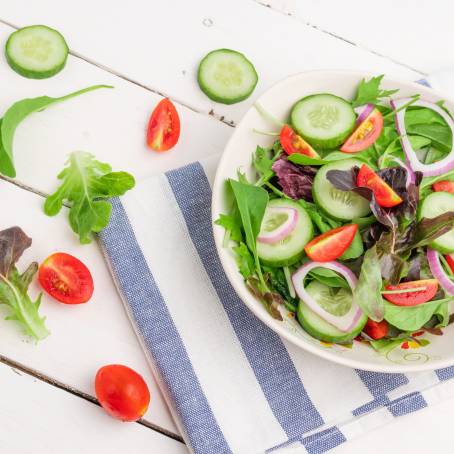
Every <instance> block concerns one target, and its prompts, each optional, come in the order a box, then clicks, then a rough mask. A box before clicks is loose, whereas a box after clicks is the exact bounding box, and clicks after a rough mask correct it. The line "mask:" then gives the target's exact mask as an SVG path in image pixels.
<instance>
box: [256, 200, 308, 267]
mask: <svg viewBox="0 0 454 454" xmlns="http://www.w3.org/2000/svg"><path fill="white" fill-rule="evenodd" d="M269 207H289V208H293V209H295V210H297V212H298V221H297V224H296V226H295V228H294V229H293V231H292V232H291V233H290V234H289V235H288V236H286V237H285V238H283V239H282V240H280V241H278V242H277V243H274V244H267V243H261V242H260V241H257V254H258V256H259V258H260V261H261V262H262V263H264V264H265V265H268V266H276V267H280V266H287V265H292V264H293V263H296V262H297V261H298V260H299V259H300V258H301V256H302V255H303V252H304V246H306V244H307V243H308V242H309V241H310V240H311V239H312V236H313V232H314V229H313V226H312V221H311V218H310V217H309V215H308V214H307V213H306V210H305V209H304V208H303V207H302V206H301V205H300V204H299V203H297V202H293V201H292V200H287V199H273V200H271V201H270V202H269V203H268V206H267V208H269ZM275 222H278V220H273V219H272V218H270V217H269V216H268V215H267V213H266V212H265V216H264V222H262V231H263V230H265V229H267V225H266V223H269V224H272V223H275ZM259 236H260V234H259Z"/></svg>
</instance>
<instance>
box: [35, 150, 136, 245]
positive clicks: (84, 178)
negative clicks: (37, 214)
mask: <svg viewBox="0 0 454 454" xmlns="http://www.w3.org/2000/svg"><path fill="white" fill-rule="evenodd" d="M111 170H112V169H111V167H110V165H109V164H105V163H102V162H99V161H97V160H96V159H95V158H94V156H93V155H91V154H90V153H86V152H82V151H76V152H73V153H71V154H70V155H69V159H68V161H67V167H65V168H64V169H63V170H62V171H61V172H60V174H59V175H58V178H59V179H60V180H62V183H61V185H60V187H59V188H58V189H57V190H56V191H55V192H54V193H53V194H52V195H50V196H49V197H47V199H46V202H45V204H44V212H45V213H46V214H47V215H48V216H55V215H56V214H57V213H59V212H60V210H61V208H62V206H63V204H65V203H66V204H68V205H69V207H70V210H69V223H70V225H71V228H72V229H73V231H74V232H75V233H77V234H78V235H79V238H80V242H81V243H83V244H84V243H90V242H91V233H92V232H99V231H101V230H102V229H103V228H104V227H106V226H107V224H108V223H109V219H110V213H111V211H112V205H111V204H110V203H109V202H108V201H107V200H105V199H109V198H110V197H114V196H120V195H123V194H124V193H125V192H126V191H128V190H130V189H132V188H133V187H134V185H135V181H134V177H133V176H132V175H130V174H129V173H127V172H112V171H111Z"/></svg>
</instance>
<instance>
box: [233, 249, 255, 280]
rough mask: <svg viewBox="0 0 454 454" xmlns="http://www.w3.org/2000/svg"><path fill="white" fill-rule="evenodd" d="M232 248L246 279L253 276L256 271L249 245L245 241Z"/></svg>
mask: <svg viewBox="0 0 454 454" xmlns="http://www.w3.org/2000/svg"><path fill="white" fill-rule="evenodd" d="M232 249H233V252H235V254H236V263H237V265H238V269H239V270H240V273H241V275H242V276H243V277H244V278H245V279H247V278H249V277H251V276H253V275H254V273H255V266H254V257H252V255H251V253H250V251H249V249H248V248H247V246H246V245H245V244H244V243H240V244H239V246H235V247H233V248H232Z"/></svg>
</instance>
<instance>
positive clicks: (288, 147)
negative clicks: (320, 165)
mask: <svg viewBox="0 0 454 454" xmlns="http://www.w3.org/2000/svg"><path fill="white" fill-rule="evenodd" d="M279 140H280V142H281V145H282V148H283V149H284V151H285V152H286V153H287V154H288V155H291V154H293V153H299V154H304V155H306V156H309V157H310V158H314V159H320V155H319V154H318V153H317V152H316V151H315V150H314V149H313V148H312V147H311V146H310V145H309V144H308V143H307V142H306V141H305V140H304V139H303V138H302V137H301V136H299V135H298V134H297V133H296V132H295V131H294V130H293V129H292V128H291V127H290V126H289V125H284V126H283V127H282V129H281V133H280V134H279Z"/></svg>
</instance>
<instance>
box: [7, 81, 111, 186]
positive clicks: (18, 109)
mask: <svg viewBox="0 0 454 454" xmlns="http://www.w3.org/2000/svg"><path fill="white" fill-rule="evenodd" d="M98 88H113V87H111V86H110V85H94V86H92V87H87V88H84V89H82V90H79V91H75V92H73V93H70V94H69V95H66V96H61V97H59V98H51V97H49V96H40V97H38V98H27V99H22V100H21V101H18V102H16V103H14V104H13V105H12V106H11V107H10V108H9V109H8V110H7V111H6V113H5V115H4V116H3V119H2V120H1V124H0V139H1V140H0V173H2V174H4V175H6V176H8V177H12V178H14V177H15V176H16V169H15V168H14V159H13V140H14V133H15V132H16V128H17V127H18V126H19V124H20V123H21V122H22V120H24V119H25V118H26V117H28V116H29V115H30V114H32V113H33V112H37V111H41V110H44V109H46V108H47V107H49V106H50V105H52V104H56V103H59V102H63V101H66V100H67V99H71V98H74V97H76V96H79V95H82V94H84V93H87V92H89V91H92V90H97V89H98Z"/></svg>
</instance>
